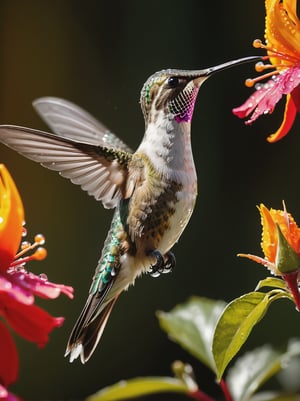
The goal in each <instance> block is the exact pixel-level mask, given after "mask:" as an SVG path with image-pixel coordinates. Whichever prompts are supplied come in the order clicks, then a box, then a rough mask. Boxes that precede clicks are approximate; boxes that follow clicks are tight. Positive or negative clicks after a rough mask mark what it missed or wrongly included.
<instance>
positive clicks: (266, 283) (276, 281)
mask: <svg viewBox="0 0 300 401" xmlns="http://www.w3.org/2000/svg"><path fill="white" fill-rule="evenodd" d="M263 287H272V288H280V289H282V290H286V289H287V288H286V283H285V281H284V280H282V279H281V278H276V277H267V278H265V279H264V280H260V281H259V282H258V284H257V286H256V288H255V290H256V291H258V290H260V289H261V288H263Z"/></svg>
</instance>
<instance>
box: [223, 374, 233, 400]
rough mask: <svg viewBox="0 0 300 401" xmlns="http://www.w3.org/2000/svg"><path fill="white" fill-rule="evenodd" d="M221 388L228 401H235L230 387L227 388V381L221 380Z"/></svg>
mask: <svg viewBox="0 0 300 401" xmlns="http://www.w3.org/2000/svg"><path fill="white" fill-rule="evenodd" d="M220 387H221V389H222V391H223V394H224V396H225V399H226V401H233V398H232V396H231V394H230V392H229V389H228V386H227V383H226V382H225V380H223V379H221V381H220Z"/></svg>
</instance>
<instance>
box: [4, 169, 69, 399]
mask: <svg viewBox="0 0 300 401" xmlns="http://www.w3.org/2000/svg"><path fill="white" fill-rule="evenodd" d="M23 220H24V210H23V204H22V200H21V197H20V195H19V192H18V190H17V188H16V186H15V183H14V181H13V179H12V177H11V176H10V174H9V172H8V171H7V169H6V168H5V167H4V165H2V164H0V317H2V318H4V319H5V321H6V322H7V323H8V324H9V325H10V327H11V328H12V329H14V330H15V331H16V332H17V333H18V334H19V335H20V336H22V337H24V338H25V339H26V340H28V341H32V342H35V343H36V344H37V345H38V346H39V347H43V346H44V345H45V344H46V343H47V341H48V339H49V334H50V332H51V331H52V330H53V329H54V328H55V327H60V326H61V325H62V323H63V321H64V318H63V317H52V316H51V315H49V314H48V313H47V312H45V311H44V310H43V309H41V308H40V307H38V306H36V305H35V304H34V302H35V297H36V296H39V297H41V298H44V299H54V298H57V297H58V296H59V295H60V294H61V293H63V294H65V295H67V296H68V297H69V298H73V288H72V287H69V286H65V285H62V284H54V283H51V282H50V281H48V278H47V277H46V275H44V274H41V275H40V276H36V275H35V274H33V273H31V272H28V271H27V270H26V264H27V263H28V262H29V261H30V260H34V259H35V260H42V259H44V258H45V257H46V255H47V251H46V249H45V248H43V247H42V245H43V244H44V242H45V239H44V236H43V235H41V234H39V235H36V236H35V239H34V242H33V243H32V244H30V243H28V242H23V243H22V244H21V251H20V252H19V253H17V254H16V252H17V249H18V248H19V246H20V243H21V237H22V232H23V233H24V229H23ZM29 251H32V253H31V254H30V255H29V256H28V252H29ZM25 255H27V256H25ZM0 323H1V322H0ZM0 355H1V358H0V401H1V398H3V399H11V401H13V399H14V397H15V396H14V395H12V394H10V393H8V391H7V389H6V388H7V387H8V386H9V385H10V384H11V383H13V382H14V381H15V380H16V377H17V372H18V355H17V351H16V348H15V345H14V342H13V340H12V338H11V336H10V333H9V331H8V330H7V328H6V327H5V325H4V324H3V323H1V324H0Z"/></svg>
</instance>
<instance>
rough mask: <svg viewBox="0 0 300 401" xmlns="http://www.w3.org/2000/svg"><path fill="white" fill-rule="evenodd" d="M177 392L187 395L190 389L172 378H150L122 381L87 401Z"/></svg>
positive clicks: (125, 398) (126, 398)
mask: <svg viewBox="0 0 300 401" xmlns="http://www.w3.org/2000/svg"><path fill="white" fill-rule="evenodd" d="M164 392H176V393H184V394H187V393H188V392H189V389H188V387H187V386H186V385H185V384H184V383H183V382H182V381H180V380H178V379H174V378H172V377H148V378H142V377H141V378H136V379H132V380H122V381H120V382H118V383H116V384H114V385H112V386H109V387H106V388H104V389H102V390H100V391H98V392H97V393H95V394H93V395H91V396H89V397H88V398H87V399H86V401H115V400H128V399H130V398H135V397H142V396H144V395H149V394H155V393H164Z"/></svg>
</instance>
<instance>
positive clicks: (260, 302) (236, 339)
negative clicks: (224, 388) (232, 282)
mask: <svg viewBox="0 0 300 401" xmlns="http://www.w3.org/2000/svg"><path fill="white" fill-rule="evenodd" d="M270 302H271V301H270V297H269V295H268V294H263V293H261V292H251V293H249V294H246V295H243V296H241V297H240V298H237V299H235V300H233V301H232V302H230V303H229V304H228V305H227V307H226V308H225V310H224V312H223V314H222V315H221V317H220V319H219V321H218V324H217V327H216V330H215V335H214V339H213V355H214V359H215V363H216V367H217V378H218V380H220V379H221V377H222V376H223V373H224V370H225V369H226V367H227V365H228V363H229V362H230V361H231V359H232V358H233V357H234V356H235V355H236V354H237V352H238V351H239V349H240V348H241V346H242V345H243V344H244V342H245V341H246V340H247V338H248V336H249V334H250V332H251V330H252V329H253V326H254V325H255V324H256V323H257V322H258V321H259V320H260V319H261V318H262V317H263V316H264V314H265V313H266V310H267V308H268V306H269V304H270Z"/></svg>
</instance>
